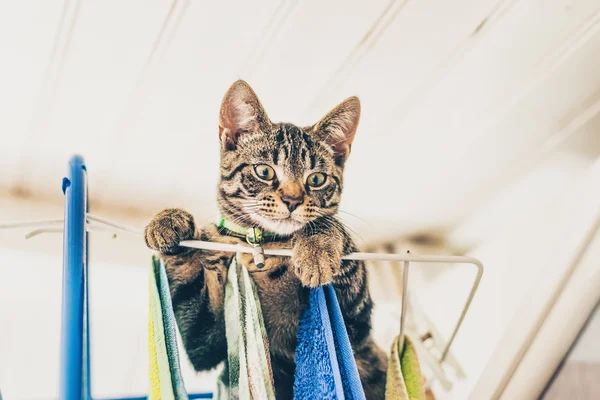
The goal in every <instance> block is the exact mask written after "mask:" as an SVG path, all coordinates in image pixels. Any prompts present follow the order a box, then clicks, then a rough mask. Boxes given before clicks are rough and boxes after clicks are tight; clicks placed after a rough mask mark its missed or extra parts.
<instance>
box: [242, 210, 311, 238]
mask: <svg viewBox="0 0 600 400" xmlns="http://www.w3.org/2000/svg"><path fill="white" fill-rule="evenodd" d="M252 218H253V219H254V220H256V222H258V224H259V225H260V226H261V227H262V228H263V229H264V230H266V231H268V232H273V233H276V234H278V235H281V236H289V235H291V234H292V233H294V232H296V231H297V230H299V229H301V228H302V227H303V226H304V224H303V223H301V222H298V221H294V220H289V219H288V220H283V221H281V220H280V221H277V220H269V219H266V218H263V217H261V216H258V215H253V216H252Z"/></svg>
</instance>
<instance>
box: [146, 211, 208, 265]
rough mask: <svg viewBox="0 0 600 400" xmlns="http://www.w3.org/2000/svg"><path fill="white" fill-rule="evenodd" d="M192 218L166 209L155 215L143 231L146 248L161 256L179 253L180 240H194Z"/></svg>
mask: <svg viewBox="0 0 600 400" xmlns="http://www.w3.org/2000/svg"><path fill="white" fill-rule="evenodd" d="M195 231H196V225H195V223H194V217H192V215H191V214H190V213H188V212H187V211H184V210H181V209H179V208H167V209H166V210H163V211H161V212H159V213H158V214H156V215H155V216H154V218H152V221H150V223H149V224H148V225H147V226H146V228H145V229H144V240H145V241H146V246H148V247H149V248H151V249H152V250H156V251H159V252H160V253H161V254H176V253H178V252H180V251H181V248H180V247H179V243H180V242H181V241H182V240H190V239H193V238H194V235H195Z"/></svg>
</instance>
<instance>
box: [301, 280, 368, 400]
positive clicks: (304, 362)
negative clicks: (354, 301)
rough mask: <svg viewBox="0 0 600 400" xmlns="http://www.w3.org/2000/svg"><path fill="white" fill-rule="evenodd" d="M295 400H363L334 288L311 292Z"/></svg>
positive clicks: (306, 314) (302, 337) (306, 312)
mask: <svg viewBox="0 0 600 400" xmlns="http://www.w3.org/2000/svg"><path fill="white" fill-rule="evenodd" d="M294 399H298V400H300V399H332V400H343V399H348V400H364V399H365V394H364V391H363V388H362V384H361V382H360V377H359V375H358V369H357V368H356V362H355V360H354V354H353V352H352V347H351V346H350V340H349V339H348V334H347V332H346V327H345V325H344V319H343V317H342V312H341V310H340V306H339V304H338V301H337V297H336V295H335V290H334V288H333V286H331V285H327V286H323V287H319V288H316V289H311V290H310V293H309V300H308V307H307V308H306V310H305V311H304V315H303V316H302V319H301V320H300V326H299V329H298V347H296V374H295V380H294Z"/></svg>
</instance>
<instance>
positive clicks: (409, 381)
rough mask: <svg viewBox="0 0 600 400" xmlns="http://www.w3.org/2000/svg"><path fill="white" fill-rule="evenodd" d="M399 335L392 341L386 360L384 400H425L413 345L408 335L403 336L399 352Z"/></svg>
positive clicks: (419, 367)
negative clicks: (402, 343)
mask: <svg viewBox="0 0 600 400" xmlns="http://www.w3.org/2000/svg"><path fill="white" fill-rule="evenodd" d="M399 347H400V336H396V338H395V339H394V343H392V351H391V354H390V360H389V361H388V370H387V381H386V385H385V399H386V400H425V389H424V385H423V383H424V382H423V376H422V375H421V366H420V365H419V358H418V357H417V352H416V350H415V346H414V345H413V343H412V342H411V341H410V339H409V338H408V336H404V349H403V351H402V352H401V353H400V352H399Z"/></svg>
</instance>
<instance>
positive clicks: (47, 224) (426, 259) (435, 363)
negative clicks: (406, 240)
mask: <svg viewBox="0 0 600 400" xmlns="http://www.w3.org/2000/svg"><path fill="white" fill-rule="evenodd" d="M62 224H63V220H62V219H53V220H36V221H20V222H10V223H1V224H0V229H12V228H23V227H28V228H36V229H34V230H32V231H30V232H29V233H28V234H27V235H25V237H26V238H27V239H29V238H32V237H34V236H37V235H39V234H42V233H60V232H62V227H61V225H62ZM86 229H87V231H88V232H109V233H112V234H113V237H116V236H117V235H116V233H115V231H119V232H123V233H126V234H130V235H135V236H142V232H141V231H140V230H138V229H135V228H132V227H128V226H126V225H123V224H120V223H117V222H114V221H111V220H109V219H106V218H103V217H100V216H96V215H93V214H89V213H88V214H87V228H86ZM180 245H181V246H184V247H190V248H196V249H203V250H214V251H225V252H232V253H249V254H252V253H253V248H252V247H251V246H249V245H234V244H224V243H214V242H205V241H200V240H185V241H182V242H181V243H180ZM264 254H265V255H269V256H279V257H291V256H292V250H291V249H264ZM342 259H344V260H362V261H395V262H401V265H402V277H403V278H402V311H401V315H400V329H399V330H400V333H399V335H400V344H401V346H402V344H403V343H404V336H405V330H406V315H407V306H408V278H409V265H410V263H411V262H418V263H424V264H428V263H429V264H432V263H436V264H439V263H443V264H448V265H449V266H450V265H453V264H471V265H473V266H475V268H476V269H477V272H476V275H475V278H474V280H473V285H472V287H471V290H470V293H469V296H468V298H467V301H466V302H465V305H464V307H463V309H462V311H461V313H460V316H459V318H458V321H457V323H456V325H455V327H454V329H453V330H452V333H451V335H450V338H449V340H448V341H447V342H445V343H443V341H444V340H443V339H442V337H441V335H440V334H439V333H438V332H437V331H436V330H435V328H434V327H433V326H431V329H430V334H431V336H432V338H433V339H434V342H435V348H436V349H439V351H440V354H441V355H440V356H435V355H433V354H431V353H429V351H428V350H427V349H426V348H425V347H424V346H422V345H421V343H420V342H418V341H417V342H416V343H415V344H416V345H417V347H418V349H420V350H421V351H420V353H421V354H424V355H425V358H424V360H423V361H424V362H425V363H426V364H427V365H428V366H429V367H430V368H431V371H432V373H433V374H434V378H435V379H437V380H438V381H439V382H440V383H441V384H442V387H444V388H445V389H446V390H450V389H451V388H452V382H451V381H450V380H449V379H448V378H447V377H446V374H445V372H444V369H443V368H442V364H444V363H446V364H449V365H452V366H453V367H454V368H455V370H456V371H459V375H460V372H461V371H462V369H461V367H460V366H459V365H458V363H457V361H456V360H455V358H454V357H448V356H449V352H450V348H451V346H452V343H453V342H454V339H455V338H456V334H457V333H458V331H459V330H460V327H461V325H462V323H463V320H464V318H465V316H466V314H467V312H468V310H469V307H470V305H471V303H472V301H473V298H474V296H475V293H476V291H477V288H478V286H479V282H480V281H481V278H482V276H483V270H484V268H483V264H482V263H481V261H479V260H478V259H477V258H474V257H466V256H437V255H435V256H428V255H414V254H410V253H406V254H385V253H361V252H356V253H352V254H349V255H346V256H344V257H342Z"/></svg>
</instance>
